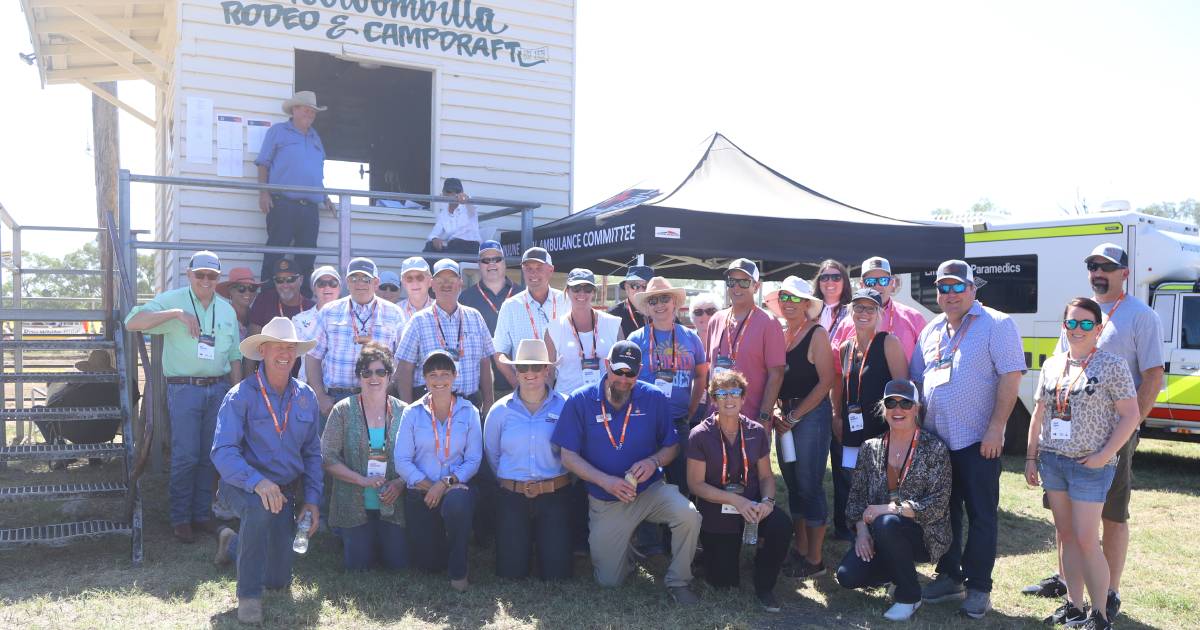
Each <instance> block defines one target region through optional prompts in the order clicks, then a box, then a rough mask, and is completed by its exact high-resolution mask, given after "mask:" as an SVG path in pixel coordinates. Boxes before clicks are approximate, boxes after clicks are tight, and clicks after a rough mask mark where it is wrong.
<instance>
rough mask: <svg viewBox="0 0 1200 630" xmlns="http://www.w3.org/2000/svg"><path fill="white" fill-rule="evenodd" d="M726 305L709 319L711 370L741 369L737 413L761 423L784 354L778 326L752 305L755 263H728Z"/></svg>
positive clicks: (766, 416) (775, 391) (779, 382)
mask: <svg viewBox="0 0 1200 630" xmlns="http://www.w3.org/2000/svg"><path fill="white" fill-rule="evenodd" d="M725 286H726V289H725V291H726V294H727V295H728V296H729V303H730V305H731V306H730V307H729V308H727V309H725V310H722V311H717V313H716V314H715V315H713V316H712V319H710V320H709V321H708V349H709V361H710V363H709V365H710V366H711V373H712V374H713V375H714V376H715V375H717V374H719V373H720V372H721V371H722V370H729V369H733V370H737V371H738V372H741V373H742V375H743V376H745V377H746V380H747V381H749V383H750V386H749V388H747V391H746V397H745V400H744V401H743V402H742V414H743V415H745V416H746V417H747V418H752V419H757V420H758V421H759V422H760V423H763V425H764V426H765V425H766V423H767V422H769V421H770V419H771V409H772V408H773V407H774V406H775V399H776V398H778V397H779V386H780V385H782V384H783V371H784V369H785V368H786V367H787V360H786V358H785V357H784V354H785V352H784V347H783V346H784V342H783V327H782V326H780V324H779V321H778V320H776V319H775V318H774V317H772V316H771V315H770V314H769V313H767V312H766V311H764V310H762V309H761V308H759V307H758V306H756V305H755V304H754V294H755V293H756V292H758V287H759V282H758V265H755V264H754V262H753V261H750V260H747V259H745V258H738V259H737V260H735V261H733V262H731V263H729V268H728V269H727V270H726V271H725Z"/></svg>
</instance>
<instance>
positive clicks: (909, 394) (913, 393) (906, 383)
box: [883, 378, 921, 403]
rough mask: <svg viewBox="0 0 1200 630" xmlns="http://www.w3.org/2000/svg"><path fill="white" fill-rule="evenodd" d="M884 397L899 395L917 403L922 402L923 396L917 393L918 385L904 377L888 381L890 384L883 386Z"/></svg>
mask: <svg viewBox="0 0 1200 630" xmlns="http://www.w3.org/2000/svg"><path fill="white" fill-rule="evenodd" d="M883 397H884V398H892V397H898V398H903V399H905V400H911V401H913V402H915V403H920V402H921V397H920V396H919V395H918V394H917V386H916V385H915V384H914V383H913V382H912V381H910V380H908V379H903V378H899V379H895V380H892V381H888V384H887V385H884V386H883Z"/></svg>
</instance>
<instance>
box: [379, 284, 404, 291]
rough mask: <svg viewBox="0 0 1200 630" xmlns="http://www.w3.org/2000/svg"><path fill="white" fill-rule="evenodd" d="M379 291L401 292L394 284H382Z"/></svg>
mask: <svg viewBox="0 0 1200 630" xmlns="http://www.w3.org/2000/svg"><path fill="white" fill-rule="evenodd" d="M379 290H380V291H399V290H400V287H398V286H396V285H394V284H381V285H379Z"/></svg>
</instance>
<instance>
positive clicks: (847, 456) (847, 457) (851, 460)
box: [842, 446, 858, 468]
mask: <svg viewBox="0 0 1200 630" xmlns="http://www.w3.org/2000/svg"><path fill="white" fill-rule="evenodd" d="M856 466H858V447H857V446H843V447H842V468H854V467H856Z"/></svg>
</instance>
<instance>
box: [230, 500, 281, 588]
mask: <svg viewBox="0 0 1200 630" xmlns="http://www.w3.org/2000/svg"><path fill="white" fill-rule="evenodd" d="M221 496H222V497H223V498H224V499H225V502H226V504H228V505H229V509H231V510H233V512H234V513H235V514H237V515H238V519H239V521H240V522H241V524H240V525H239V527H238V534H237V538H236V539H235V542H234V544H233V545H231V546H230V552H231V553H235V554H236V556H237V596H238V598H239V599H241V598H249V599H257V598H260V597H262V592H263V588H264V587H265V588H270V589H281V588H284V587H286V586H287V585H288V584H291V582H292V554H293V553H294V552H293V551H292V540H293V539H294V537H295V534H296V531H295V530H296V516H295V514H296V510H297V505H296V499H295V497H293V496H290V495H289V494H288V491H287V490H286V489H284V496H285V497H286V499H287V500H286V501H285V502H284V504H283V509H282V510H280V511H279V513H278V514H272V513H271V512H270V511H268V510H267V508H265V507H263V504H262V499H261V498H259V496H258V495H257V494H255V493H253V492H246V491H245V490H242V489H241V488H237V487H235V486H231V485H229V484H227V483H225V482H223V481H222V482H221Z"/></svg>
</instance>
